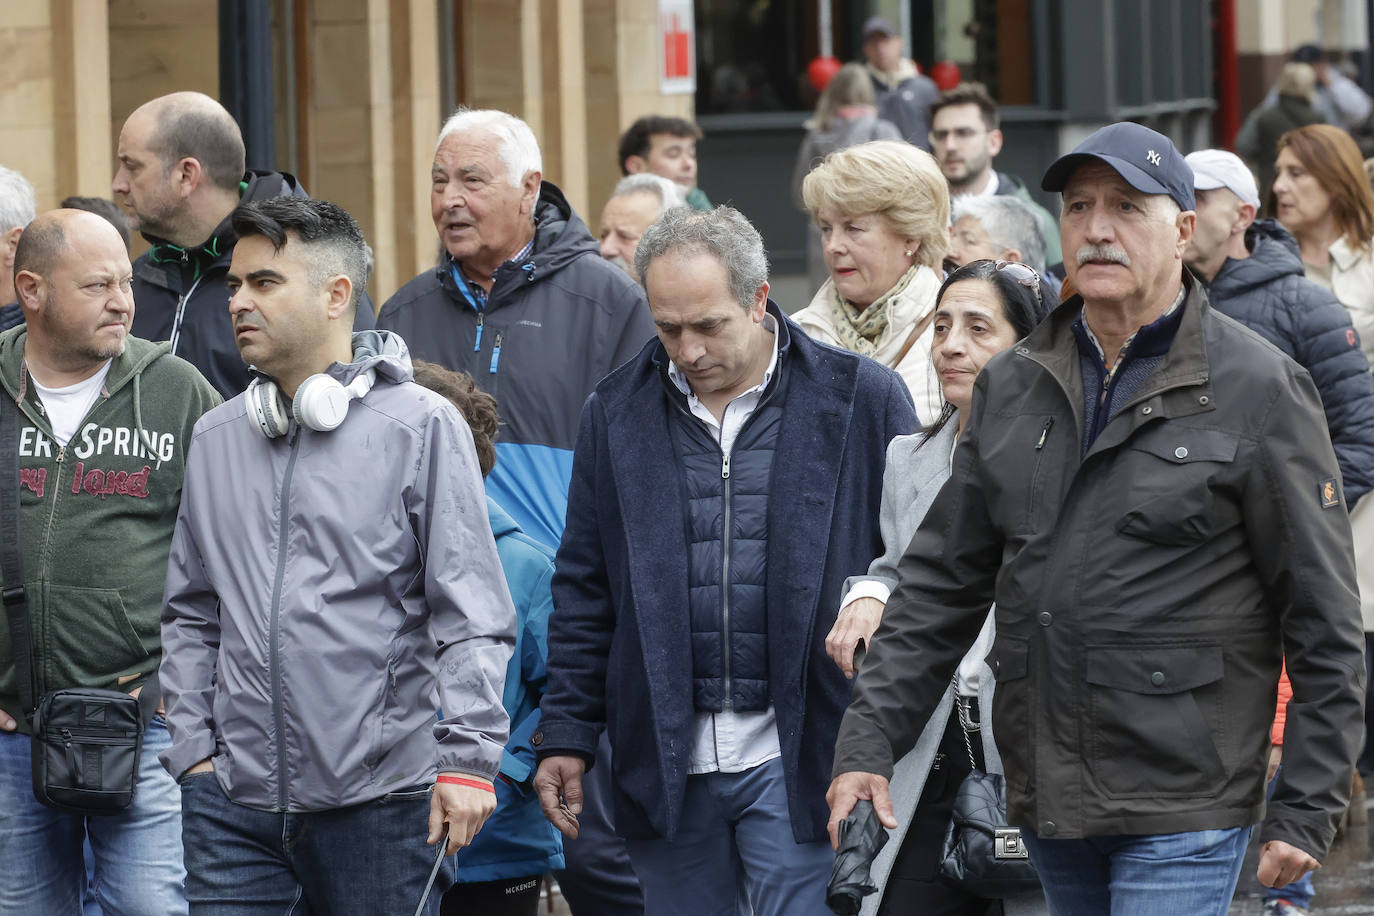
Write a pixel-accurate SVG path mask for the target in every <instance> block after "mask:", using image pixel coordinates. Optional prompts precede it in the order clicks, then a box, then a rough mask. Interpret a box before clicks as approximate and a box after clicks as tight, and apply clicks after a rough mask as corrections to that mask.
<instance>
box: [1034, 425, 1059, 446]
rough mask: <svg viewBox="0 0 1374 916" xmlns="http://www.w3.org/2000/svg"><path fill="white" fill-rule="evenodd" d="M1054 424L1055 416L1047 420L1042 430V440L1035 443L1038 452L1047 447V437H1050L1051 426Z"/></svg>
mask: <svg viewBox="0 0 1374 916" xmlns="http://www.w3.org/2000/svg"><path fill="white" fill-rule="evenodd" d="M1053 426H1054V417H1050V418H1049V419H1048V420H1046V421H1045V428H1044V429H1042V430H1040V441H1039V442H1037V443H1035V450H1036V451H1037V452H1038V451H1040V450H1041V449H1042V448H1044V447H1045V439H1046V438H1048V437H1049V434H1050V428H1051V427H1053Z"/></svg>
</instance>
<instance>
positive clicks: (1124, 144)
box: [1040, 121, 1197, 210]
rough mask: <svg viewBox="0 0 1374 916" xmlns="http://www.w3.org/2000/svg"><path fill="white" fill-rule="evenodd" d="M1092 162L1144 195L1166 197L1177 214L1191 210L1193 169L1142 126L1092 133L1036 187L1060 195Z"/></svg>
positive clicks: (1116, 126)
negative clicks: (1169, 199) (1106, 169)
mask: <svg viewBox="0 0 1374 916" xmlns="http://www.w3.org/2000/svg"><path fill="white" fill-rule="evenodd" d="M1094 159H1097V160H1100V161H1102V162H1105V163H1107V165H1109V166H1111V167H1112V168H1113V169H1115V170H1116V173H1117V174H1118V175H1120V176H1121V177H1122V178H1123V179H1125V181H1126V183H1127V184H1128V185H1130V186H1131V187H1133V188H1135V189H1136V190H1137V191H1143V192H1144V193H1146V194H1167V195H1169V196H1170V197H1172V198H1173V200H1174V203H1176V204H1178V208H1179V209H1180V210H1195V209H1197V202H1196V200H1195V199H1194V197H1193V169H1192V167H1191V166H1189V165H1188V163H1187V162H1185V161H1184V159H1183V154H1182V153H1180V152H1179V151H1178V148H1177V147H1175V146H1174V144H1173V141H1172V140H1170V139H1169V138H1168V137H1166V136H1164V135H1163V134H1161V133H1160V132H1159V131H1156V130H1150V128H1148V127H1145V126H1144V125H1142V124H1135V123H1132V122H1130V121H1121V122H1119V123H1117V124H1108V125H1107V126H1106V127H1103V128H1102V129H1100V130H1097V131H1094V132H1093V133H1092V134H1091V135H1089V137H1088V139H1086V140H1084V141H1083V142H1082V143H1080V144H1078V146H1077V147H1076V148H1075V149H1074V151H1073V152H1071V153H1069V154H1068V155H1065V156H1060V157H1059V158H1058V159H1056V160H1055V161H1054V163H1053V164H1052V165H1050V167H1049V168H1048V169H1047V170H1046V171H1045V177H1044V178H1043V179H1041V181H1040V187H1041V188H1043V189H1044V190H1046V191H1062V190H1064V187H1065V185H1067V184H1068V183H1069V178H1071V177H1072V176H1073V173H1074V172H1075V171H1077V170H1078V167H1079V166H1081V165H1083V164H1084V163H1086V162H1090V161H1092V160H1094Z"/></svg>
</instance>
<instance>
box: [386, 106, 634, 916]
mask: <svg viewBox="0 0 1374 916" xmlns="http://www.w3.org/2000/svg"><path fill="white" fill-rule="evenodd" d="M430 206H431V209H432V213H433V216H434V227H435V229H437V230H438V233H439V241H440V242H441V244H442V246H443V248H442V251H441V253H440V255H439V263H438V264H437V265H436V266H435V267H434V268H431V269H429V270H426V271H424V272H423V273H421V274H420V275H419V276H417V277H415V278H414V279H412V280H411V281H410V282H409V283H407V284H406V285H405V286H403V287H401V288H400V290H398V291H397V292H396V294H395V295H394V296H392V297H391V298H390V299H389V300H387V302H386V303H385V304H384V305H383V306H382V310H381V312H380V313H379V315H378V317H377V324H378V326H379V327H382V328H386V329H387V330H391V331H396V332H398V333H400V335H401V336H402V337H404V338H405V340H406V343H407V344H409V346H410V351H411V354H412V355H413V356H415V357H417V358H419V359H426V360H429V361H430V362H434V363H438V364H439V365H441V366H444V367H445V368H448V369H453V370H457V371H465V372H468V373H470V374H471V375H472V377H473V378H474V379H475V380H476V382H477V384H478V385H479V386H481V387H482V388H483V389H485V390H486V391H488V392H490V393H491V394H492V395H494V396H495V397H496V401H497V410H498V412H499V415H500V420H501V428H500V434H499V437H498V438H497V441H496V455H497V461H496V466H495V467H494V468H493V469H492V471H491V474H489V475H488V477H487V495H488V496H490V497H491V498H492V500H493V501H495V502H496V503H497V504H498V505H500V506H501V508H503V509H505V510H506V512H507V513H508V514H509V515H510V516H511V518H513V519H514V520H515V522H516V523H517V524H518V525H519V526H520V528H521V529H522V530H523V531H524V533H525V534H527V535H529V536H530V537H533V538H534V539H536V540H538V541H540V542H542V543H543V544H545V545H546V546H548V547H553V548H556V547H557V546H558V543H559V540H560V539H561V537H562V534H563V522H564V515H565V514H566V511H567V505H568V483H569V481H570V480H571V478H572V449H573V444H574V442H575V441H576V439H577V420H578V416H579V415H580V413H581V410H582V402H583V401H585V400H586V399H587V395H589V394H591V392H592V389H593V388H594V387H596V384H597V382H599V381H600V380H601V379H602V377H603V376H605V375H607V374H608V373H609V372H610V371H611V370H612V369H614V368H616V367H617V366H619V365H620V364H621V363H623V362H625V361H626V360H628V359H629V358H630V357H632V356H633V355H634V354H635V353H637V352H638V351H639V350H640V348H641V347H643V345H644V344H645V343H646V342H647V341H648V340H649V339H650V338H651V337H653V336H654V325H653V321H652V319H651V318H650V316H649V308H648V304H647V303H646V301H645V298H644V292H643V290H642V289H640V287H639V285H638V284H637V283H635V282H634V281H633V280H631V279H630V277H629V276H628V275H626V273H625V272H624V271H622V270H619V269H618V268H616V266H615V265H613V264H611V263H610V262H608V261H606V260H604V259H603V258H602V257H601V252H600V249H599V247H598V245H597V243H596V239H594V238H592V234H591V232H589V231H588V229H587V226H586V224H585V223H584V222H583V221H582V219H581V218H580V217H579V216H578V215H577V213H575V212H574V211H573V208H572V206H571V205H570V204H569V203H568V201H567V199H566V198H565V197H564V196H563V192H562V191H560V190H559V189H558V188H557V187H556V186H554V184H553V183H552V182H549V181H545V180H544V176H543V163H542V160H541V157H540V152H539V144H538V142H537V141H536V140H535V137H534V133H533V131H531V130H530V127H529V125H528V124H526V123H525V122H524V121H522V120H520V119H519V118H517V117H514V116H513V115H509V114H506V113H505V112H502V111H492V110H469V109H460V110H459V111H458V112H457V113H456V114H454V115H453V117H451V118H449V119H448V121H447V122H445V124H444V126H443V128H442V130H441V131H440V132H439V139H438V143H437V144H436V148H435V151H434V166H433V169H432V188H431V191H430ZM518 737H520V738H521V739H524V738H527V737H528V736H518ZM608 753H609V752H608V751H605V750H604V741H603V752H602V755H601V756H600V757H599V758H598V766H597V767H596V768H595V769H594V770H593V771H592V778H591V783H592V785H591V786H590V791H589V792H588V797H587V798H586V800H585V801H584V805H585V807H584V809H583V812H582V826H583V831H582V836H583V839H581V840H579V841H577V842H572V843H568V844H566V849H565V851H566V856H567V868H568V871H567V872H563V873H560V875H559V882H560V885H561V886H562V887H563V890H564V894H565V896H567V897H568V899H569V902H570V903H572V905H573V908H574V911H575V912H578V913H583V912H586V913H597V914H603V913H604V914H611V916H631V914H638V913H642V912H643V904H642V902H641V899H640V892H639V886H638V884H637V882H636V881H635V877H634V872H633V870H632V869H631V867H630V863H629V859H628V858H627V857H626V854H625V851H624V845H623V843H621V842H620V841H618V840H617V839H616V838H615V836H614V834H613V833H612V832H611V827H610V821H609V815H608V814H607V813H606V811H605V807H604V804H605V802H604V800H605V799H606V798H608V797H609V794H610V783H609V778H610V770H611V766H610V759H609V756H608ZM507 758H508V759H507V763H508V764H509V763H512V761H515V760H516V757H515V756H513V755H512V754H507ZM529 762H530V763H532V762H533V761H532V760H530V761H529ZM503 775H504V776H505V778H507V779H510V780H512V781H513V782H516V783H517V784H519V783H527V782H528V779H529V777H530V776H532V775H533V773H532V768H531V771H524V770H522V769H521V768H520V766H519V765H516V766H513V767H512V768H511V771H510V772H506V771H505V769H503Z"/></svg>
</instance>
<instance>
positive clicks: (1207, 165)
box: [1183, 149, 1260, 210]
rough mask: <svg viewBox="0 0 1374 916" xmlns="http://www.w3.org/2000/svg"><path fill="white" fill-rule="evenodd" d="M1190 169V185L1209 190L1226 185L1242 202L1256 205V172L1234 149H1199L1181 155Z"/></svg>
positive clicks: (1258, 201) (1257, 188)
mask: <svg viewBox="0 0 1374 916" xmlns="http://www.w3.org/2000/svg"><path fill="white" fill-rule="evenodd" d="M1183 161H1184V162H1186V163H1188V165H1189V166H1190V167H1191V168H1192V170H1193V188H1194V189H1196V190H1198V191H1212V190H1215V189H1216V188H1225V189H1226V190H1228V191H1230V192H1231V193H1232V194H1234V195H1236V196H1237V197H1239V198H1240V199H1241V200H1242V201H1243V202H1244V203H1247V204H1249V205H1250V206H1252V207H1254V208H1255V209H1256V210H1258V209H1259V205H1260V199H1259V187H1258V186H1257V185H1256V184H1255V176H1254V175H1253V174H1251V172H1250V169H1249V168H1248V167H1247V166H1246V165H1245V163H1244V162H1242V161H1241V158H1240V157H1239V156H1237V155H1236V154H1235V153H1231V152H1227V151H1226V150H1224V149H1200V150H1198V151H1197V152H1195V153H1189V154H1188V155H1186V156H1184V157H1183Z"/></svg>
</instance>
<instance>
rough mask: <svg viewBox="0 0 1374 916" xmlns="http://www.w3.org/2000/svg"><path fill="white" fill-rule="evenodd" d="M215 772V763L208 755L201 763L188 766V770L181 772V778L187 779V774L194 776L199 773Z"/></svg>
mask: <svg viewBox="0 0 1374 916" xmlns="http://www.w3.org/2000/svg"><path fill="white" fill-rule="evenodd" d="M213 772H215V765H214V764H213V763H212V762H211V761H210V758H209V757H206V758H205V759H204V760H202V761H201V762H200V763H197V764H195V765H194V766H190V767H187V768H186V772H185V773H182V774H181V778H182V779H185V778H186V777H187V776H194V775H196V774H197V773H213Z"/></svg>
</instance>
